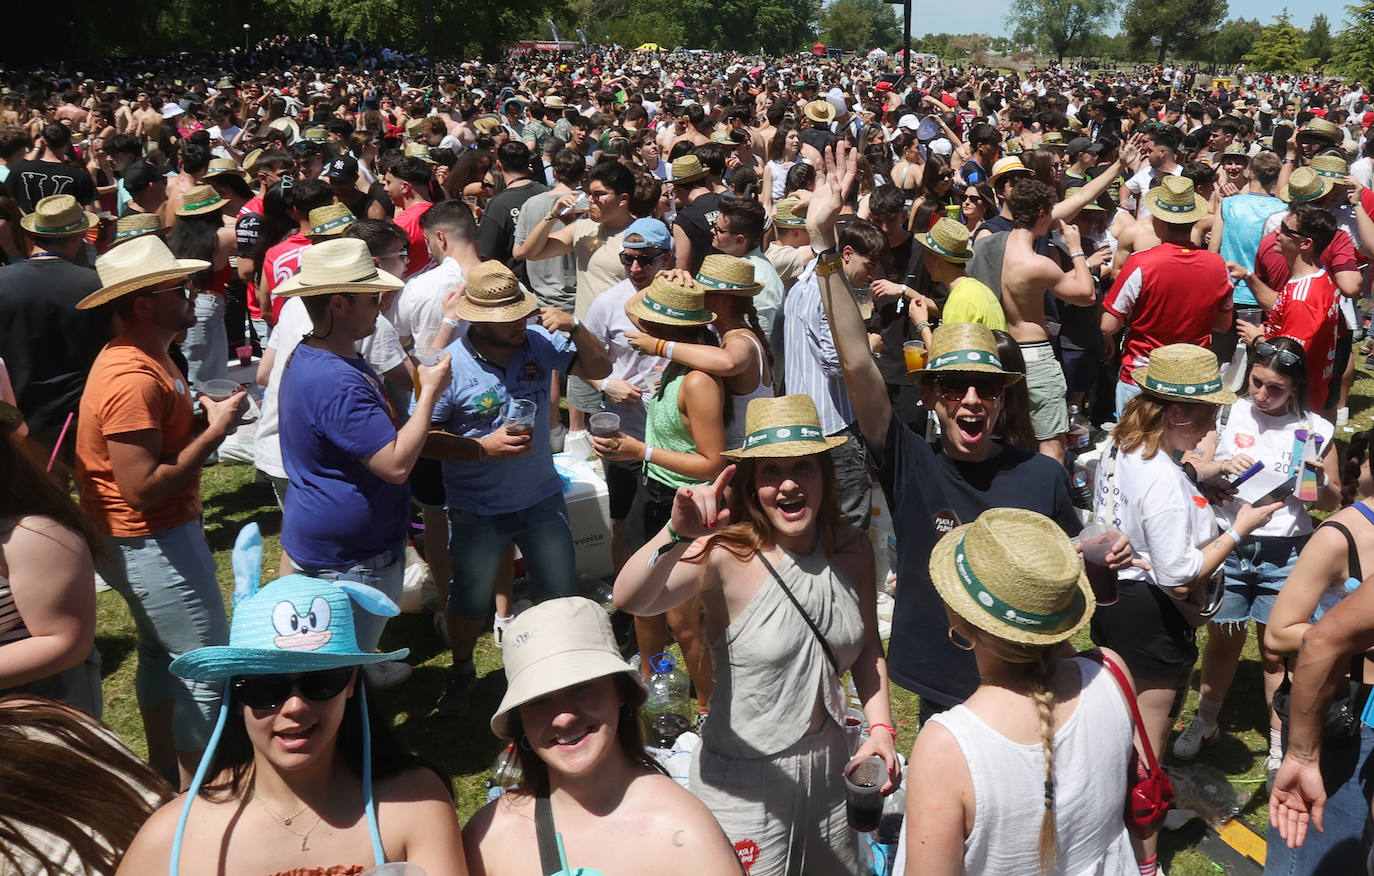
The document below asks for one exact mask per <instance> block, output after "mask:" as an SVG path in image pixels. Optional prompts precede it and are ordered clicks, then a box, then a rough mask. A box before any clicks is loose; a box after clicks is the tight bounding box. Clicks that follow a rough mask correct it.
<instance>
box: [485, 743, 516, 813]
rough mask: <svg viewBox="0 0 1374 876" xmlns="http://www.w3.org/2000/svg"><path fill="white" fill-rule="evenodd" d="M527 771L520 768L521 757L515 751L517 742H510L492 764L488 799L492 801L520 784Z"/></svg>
mask: <svg viewBox="0 0 1374 876" xmlns="http://www.w3.org/2000/svg"><path fill="white" fill-rule="evenodd" d="M524 776H525V772H524V770H522V769H521V768H520V758H519V757H518V756H517V755H516V752H515V743H514V742H508V743H506V747H505V748H504V749H502V750H501V753H500V754H498V755H496V760H495V762H493V763H492V765H491V775H490V776H487V782H486V786H487V800H488V801H492V800H495V799H496V798H497V797H500V796H501V795H502V794H504V793H506V792H507V791H509V790H510V789H511V788H514V787H515V786H516V785H518V784H520V780H521V779H522V778H524Z"/></svg>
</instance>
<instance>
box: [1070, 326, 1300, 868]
mask: <svg viewBox="0 0 1374 876" xmlns="http://www.w3.org/2000/svg"><path fill="white" fill-rule="evenodd" d="M1136 373H1137V375H1138V376H1137V377H1136V382H1137V383H1138V384H1140V387H1141V390H1142V392H1141V394H1140V395H1139V396H1137V397H1135V398H1133V399H1131V401H1130V402H1129V403H1128V404H1127V405H1126V408H1125V411H1124V413H1123V415H1122V417H1121V421H1120V422H1119V423H1118V424H1117V426H1116V429H1115V430H1113V432H1112V449H1111V451H1110V453H1109V454H1108V456H1107V458H1106V459H1104V460H1103V461H1102V463H1101V464H1100V465H1099V466H1098V476H1097V484H1096V487H1095V490H1094V492H1095V507H1094V517H1095V518H1096V519H1097V521H1098V522H1099V523H1104V524H1105V525H1107V526H1108V527H1110V528H1112V529H1115V530H1117V531H1119V532H1122V533H1124V534H1125V535H1126V537H1127V538H1129V539H1130V540H1131V545H1132V547H1133V548H1134V549H1135V553H1136V555H1137V556H1138V557H1139V558H1140V559H1141V560H1142V561H1143V563H1141V564H1140V565H1138V566H1133V567H1132V568H1129V569H1125V570H1123V571H1121V572H1120V573H1119V575H1118V578H1119V582H1118V587H1119V595H1118V598H1117V601H1116V602H1114V603H1111V604H1108V605H1103V606H1101V607H1100V609H1099V610H1098V612H1097V617H1095V618H1094V619H1093V623H1092V634H1093V641H1094V642H1096V643H1098V644H1099V645H1105V646H1107V647H1110V648H1112V649H1113V650H1115V651H1117V652H1118V653H1120V654H1121V656H1122V658H1123V659H1124V660H1125V661H1126V665H1127V666H1129V667H1130V669H1131V674H1132V675H1133V676H1134V677H1135V679H1136V687H1137V689H1138V690H1139V692H1140V695H1139V700H1140V712H1141V716H1142V718H1143V719H1144V722H1145V729H1146V731H1147V732H1148V733H1149V736H1150V744H1151V745H1152V746H1153V747H1154V750H1155V751H1163V750H1164V743H1165V741H1166V740H1167V739H1168V736H1169V728H1170V727H1171V726H1172V724H1173V721H1174V720H1175V719H1176V718H1177V716H1178V712H1179V708H1180V707H1181V706H1182V704H1183V698H1184V695H1185V694H1186V693H1187V691H1188V683H1189V681H1190V680H1191V678H1192V674H1193V664H1194V663H1195V662H1196V661H1197V641H1196V640H1197V635H1196V630H1195V629H1194V628H1195V627H1197V626H1200V625H1201V623H1202V612H1201V609H1202V608H1203V607H1204V606H1206V605H1207V604H1208V602H1209V601H1212V600H1214V599H1219V597H1220V581H1219V572H1220V570H1221V565H1222V563H1223V562H1225V560H1226V557H1227V556H1229V555H1230V553H1231V551H1232V549H1234V548H1235V546H1236V545H1238V544H1240V543H1241V541H1242V540H1243V539H1244V538H1245V536H1247V535H1249V534H1250V533H1251V532H1253V531H1254V530H1256V529H1258V528H1259V527H1261V526H1263V525H1264V524H1265V523H1266V522H1267V521H1268V520H1269V518H1270V516H1271V515H1272V514H1273V513H1274V511H1276V510H1277V509H1278V508H1279V507H1280V506H1281V504H1282V503H1280V502H1273V503H1271V504H1268V505H1264V506H1262V507H1259V508H1253V507H1251V506H1250V505H1242V506H1241V507H1240V508H1239V509H1237V511H1236V514H1235V518H1234V522H1233V523H1232V525H1231V527H1230V528H1228V529H1227V530H1226V531H1225V532H1223V533H1221V534H1220V535H1218V532H1217V523H1216V518H1215V515H1214V512H1213V511H1212V508H1211V505H1210V504H1209V503H1208V501H1207V499H1206V497H1204V496H1203V494H1202V493H1201V492H1199V490H1198V488H1197V486H1196V485H1195V484H1194V482H1193V479H1192V478H1191V477H1190V476H1189V475H1188V474H1187V473H1186V471H1185V469H1184V468H1183V463H1184V462H1185V461H1187V459H1186V456H1185V455H1186V454H1190V453H1194V452H1195V451H1196V449H1197V447H1198V445H1199V444H1201V443H1202V441H1203V439H1204V438H1206V437H1207V435H1208V433H1210V432H1212V431H1213V430H1214V429H1215V428H1216V420H1217V413H1218V411H1219V409H1220V406H1221V405H1223V404H1230V403H1232V402H1234V401H1235V400H1236V395H1235V393H1233V392H1231V391H1230V390H1229V389H1226V388H1225V386H1224V385H1223V384H1222V381H1221V376H1220V374H1219V373H1218V370H1217V360H1216V356H1214V355H1213V354H1212V352H1211V351H1210V350H1205V349H1203V348H1202V347H1198V346H1195V345H1193V344H1169V345H1167V346H1163V347H1159V348H1158V349H1156V350H1154V351H1153V352H1152V353H1151V354H1150V364H1149V366H1148V367H1146V368H1144V369H1138V370H1137V372H1136ZM1196 459H1197V460H1199V461H1200V460H1201V457H1200V456H1198V457H1196ZM1194 464H1195V463H1194ZM1155 842H1156V838H1155V837H1150V838H1149V839H1147V840H1144V841H1143V843H1142V847H1141V848H1140V849H1138V850H1137V853H1138V854H1139V855H1140V857H1141V861H1142V869H1141V873H1146V872H1147V870H1146V867H1148V873H1149V874H1153V873H1154V872H1155V871H1154V867H1153V862H1154V853H1155Z"/></svg>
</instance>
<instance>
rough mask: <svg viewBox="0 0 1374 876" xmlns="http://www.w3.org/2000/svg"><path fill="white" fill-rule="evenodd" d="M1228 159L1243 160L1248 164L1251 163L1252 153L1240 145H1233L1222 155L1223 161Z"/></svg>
mask: <svg viewBox="0 0 1374 876" xmlns="http://www.w3.org/2000/svg"><path fill="white" fill-rule="evenodd" d="M1228 158H1243V159H1245V161H1246V162H1247V163H1248V162H1249V161H1250V153H1249V152H1248V151H1247V150H1246V148H1245V147H1244V146H1241V145H1240V144H1239V143H1232V144H1231V145H1230V146H1227V147H1226V150H1225V151H1224V152H1222V153H1221V160H1222V161H1225V160H1226V159H1228Z"/></svg>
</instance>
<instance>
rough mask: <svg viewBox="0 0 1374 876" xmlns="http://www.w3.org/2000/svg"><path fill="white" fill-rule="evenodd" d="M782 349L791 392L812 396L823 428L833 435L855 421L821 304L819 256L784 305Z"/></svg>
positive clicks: (809, 265)
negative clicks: (817, 271) (818, 280)
mask: <svg viewBox="0 0 1374 876" xmlns="http://www.w3.org/2000/svg"><path fill="white" fill-rule="evenodd" d="M783 315H784V316H783V323H782V329H783V349H784V350H785V351H786V354H787V355H786V356H785V359H784V362H785V366H786V376H787V392H788V393H789V394H801V395H809V396H811V398H812V400H813V401H815V402H816V411H817V413H819V414H820V417H821V429H822V430H823V431H824V432H825V434H827V435H834V434H835V433H836V432H839V431H840V430H841V429H843V428H845V427H846V426H848V425H849V424H851V423H853V422H854V419H855V415H854V406H853V405H852V404H850V402H849V392H848V390H846V389H845V387H844V375H843V373H842V372H841V370H840V357H839V354H838V353H837V352H836V351H835V339H834V337H832V336H831V334H830V323H829V321H827V320H826V318H825V308H824V307H823V306H822V305H821V290H820V286H819V285H818V284H817V280H816V259H814V258H813V259H812V260H811V262H810V263H809V264H807V266H806V267H805V268H804V269H803V270H802V272H801V276H799V277H797V282H796V284H795V285H794V286H793V287H792V291H791V292H789V293H788V294H787V302H786V304H785V305H784V307H783Z"/></svg>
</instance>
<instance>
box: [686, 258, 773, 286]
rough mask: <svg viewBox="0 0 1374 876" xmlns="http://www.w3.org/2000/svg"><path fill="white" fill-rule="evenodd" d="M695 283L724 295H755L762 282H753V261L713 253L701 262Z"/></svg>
mask: <svg viewBox="0 0 1374 876" xmlns="http://www.w3.org/2000/svg"><path fill="white" fill-rule="evenodd" d="M695 280H696V284H697V285H698V286H701V287H702V288H704V289H705V290H706V291H707V292H720V293H722V294H725V295H757V294H759V292H760V291H761V290H762V289H763V284H762V283H755V282H754V263H753V262H750V261H746V260H745V259H741V258H736V257H735V256H732V255H724V254H722V253H715V254H712V255H708V256H707V257H706V258H705V259H703V260H702V262H701V268H700V269H699V270H698V271H697V275H696V278H695Z"/></svg>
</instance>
